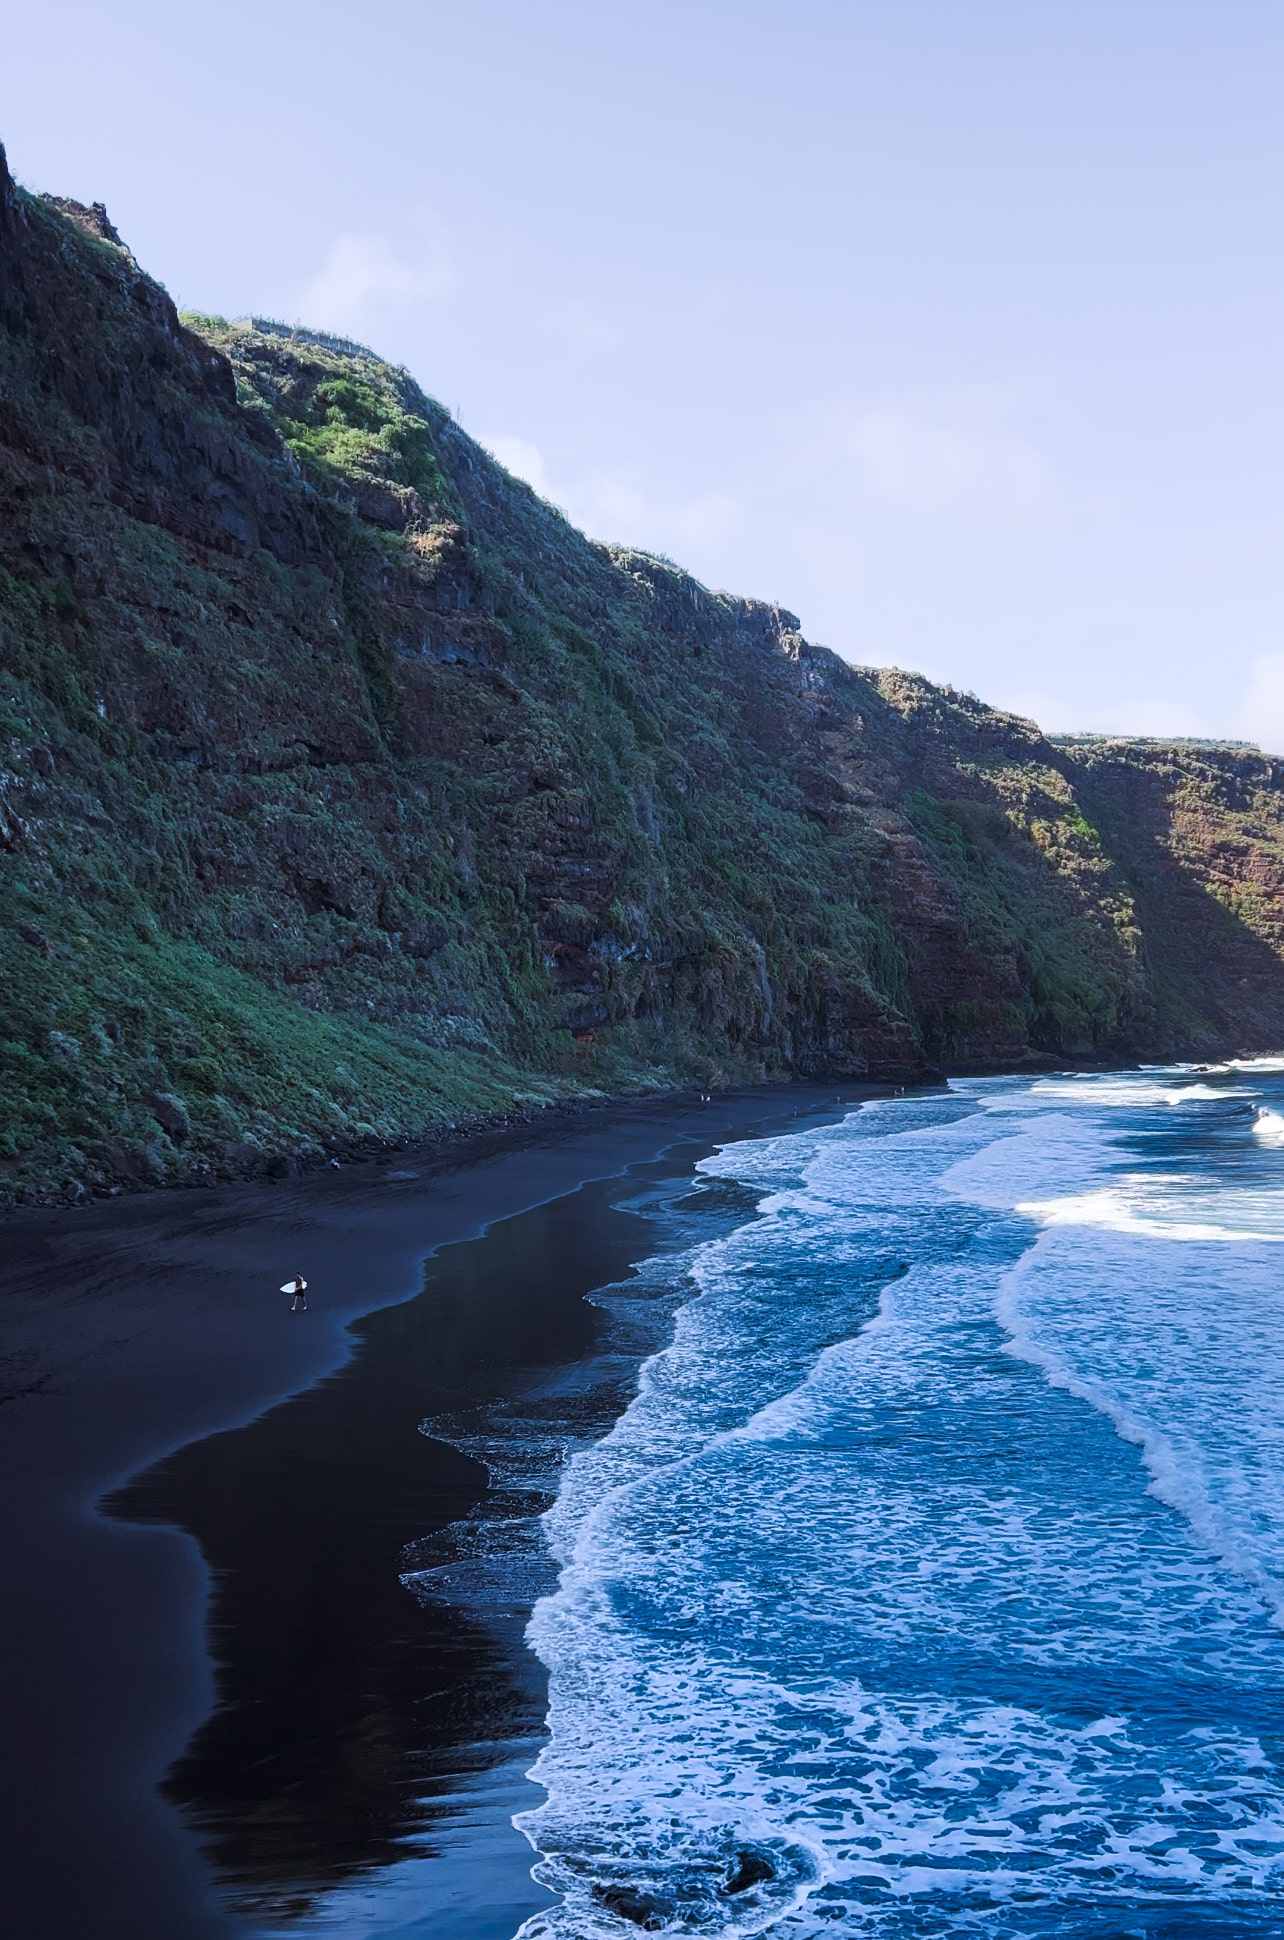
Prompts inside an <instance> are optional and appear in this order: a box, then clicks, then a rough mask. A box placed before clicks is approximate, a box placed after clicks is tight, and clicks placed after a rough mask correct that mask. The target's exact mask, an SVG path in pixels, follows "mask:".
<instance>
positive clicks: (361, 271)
mask: <svg viewBox="0 0 1284 1940" xmlns="http://www.w3.org/2000/svg"><path fill="white" fill-rule="evenodd" d="M453 282H454V273H453V270H452V268H451V263H450V255H449V249H448V245H447V241H446V238H445V237H444V235H442V234H437V233H427V234H425V235H423V236H422V237H421V238H419V239H418V240H417V241H416V240H414V239H407V238H402V239H401V240H400V241H398V242H394V241H393V240H392V239H391V238H390V237H388V236H383V235H364V236H362V235H345V236H336V238H335V240H334V241H333V242H332V243H331V245H330V248H329V251H328V253H327V255H326V259H325V261H324V263H323V264H322V265H321V268H320V269H319V270H318V272H317V274H316V275H315V276H314V277H313V278H312V279H311V281H310V282H309V283H307V284H306V285H305V286H304V288H303V290H302V292H301V293H300V297H299V303H300V315H301V316H302V317H303V319H304V321H305V322H307V323H310V324H313V325H316V326H318V327H319V328H322V329H332V330H341V331H345V332H349V333H354V334H361V333H362V332H364V331H368V330H369V329H370V328H371V327H372V326H377V325H378V324H379V323H380V322H382V321H383V320H384V319H385V318H386V317H387V316H388V314H389V313H390V312H391V311H395V310H404V309H405V308H407V307H408V306H413V305H418V304H422V303H428V302H431V301H433V300H434V299H436V298H438V297H440V296H441V295H443V294H444V293H445V292H446V291H447V290H449V289H450V288H451V286H452V284H453Z"/></svg>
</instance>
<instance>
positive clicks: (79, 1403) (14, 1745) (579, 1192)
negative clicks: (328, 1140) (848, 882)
mask: <svg viewBox="0 0 1284 1940" xmlns="http://www.w3.org/2000/svg"><path fill="white" fill-rule="evenodd" d="M856 1095H859V1094H858V1093H857V1092H856V1091H855V1089H854V1088H852V1087H848V1088H846V1089H845V1090H844V1094H843V1096H844V1099H845V1100H846V1099H848V1098H851V1097H854V1096H856ZM834 1098H835V1093H834V1090H833V1089H832V1088H822V1087H791V1088H789V1089H788V1090H782V1089H780V1088H777V1087H772V1088H763V1089H761V1090H758V1091H747V1092H739V1093H735V1094H725V1095H722V1096H720V1097H718V1098H717V1099H716V1100H715V1102H714V1103H712V1104H711V1105H709V1106H707V1107H702V1106H700V1105H699V1104H698V1103H694V1102H692V1103H675V1102H674V1101H672V1100H668V1101H655V1102H647V1103H638V1104H631V1105H618V1106H612V1107H607V1108H603V1109H601V1110H599V1111H596V1112H594V1113H592V1114H590V1115H588V1116H587V1117H585V1118H583V1119H582V1120H580V1121H578V1122H577V1123H575V1124H573V1125H572V1126H570V1127H567V1126H563V1127H562V1128H561V1130H560V1131H550V1132H546V1133H545V1134H544V1135H542V1136H534V1135H531V1134H530V1133H527V1134H525V1135H521V1136H519V1137H517V1138H515V1139H512V1140H509V1141H507V1142H506V1143H504V1144H501V1145H500V1146H499V1148H498V1149H492V1150H491V1151H490V1152H489V1153H487V1154H485V1155H476V1154H475V1155H474V1156H472V1157H468V1158H464V1159H462V1160H460V1161H457V1162H455V1163H443V1162H442V1161H440V1160H433V1161H431V1162H428V1161H419V1160H416V1159H415V1158H413V1157H399V1158H397V1159H394V1160H392V1161H390V1162H389V1163H388V1164H387V1165H386V1166H375V1165H370V1166H360V1167H357V1166H354V1167H349V1168H346V1169H345V1170H344V1171H342V1172H340V1173H333V1172H331V1173H326V1174H322V1175H319V1176H316V1177H312V1178H309V1179H304V1180H299V1181H294V1182H289V1183H286V1184H278V1185H272V1186H252V1187H250V1186H246V1187H240V1188H220V1189H217V1190H214V1191H207V1192H203V1193H195V1192H186V1193H165V1194H157V1195H155V1196H153V1197H150V1198H147V1199H145V1200H135V1201H131V1202H128V1203H122V1202H120V1201H115V1202H111V1203H108V1204H99V1205H94V1206H90V1207H88V1208H86V1209H84V1210H80V1211H70V1212H62V1213H39V1214H36V1213H33V1214H19V1215H15V1216H13V1217H11V1218H10V1219H8V1220H7V1221H6V1222H5V1223H4V1224H3V1226H0V1249H2V1258H0V1326H2V1327H3V1341H4V1359H3V1363H2V1364H0V1366H2V1369H3V1390H2V1391H3V1397H4V1398H3V1405H0V1517H2V1518H3V1529H4V1551H3V1558H4V1568H3V1574H2V1577H0V1678H2V1679H3V1683H4V1687H5V1690H4V1698H3V1707H4V1752H3V1767H2V1769H3V1795H2V1796H0V1828H2V1829H3V1835H4V1836H3V1845H4V1848H5V1857H4V1860H3V1864H2V1865H0V1929H2V1930H3V1931H5V1932H6V1933H7V1934H11V1935H12V1936H13V1937H14V1940H54V1937H55V1936H56V1937H57V1940H212V1937H213V1936H216V1935H217V1936H231V1935H238V1934H239V1935H242V1936H245V1935H250V1934H259V1933H263V1932H265V1931H267V1930H269V1929H270V1930H271V1931H273V1932H277V1931H280V1930H282V1929H283V1928H288V1927H289V1926H291V1925H293V1924H295V1923H296V1922H299V1921H302V1924H303V1927H304V1928H305V1930H306V1928H307V1927H308V1925H309V1924H310V1921H309V1910H310V1909H311V1908H313V1907H315V1906H316V1905H317V1904H318V1896H319V1903H320V1904H322V1905H325V1904H326V1903H327V1896H332V1895H333V1894H335V1893H336V1892H339V1893H343V1892H349V1893H351V1892H353V1891H354V1890H355V1891H359V1892H362V1893H364V1894H366V1895H367V1896H368V1895H369V1894H370V1893H374V1894H375V1895H376V1896H378V1895H383V1897H384V1902H385V1913H386V1919H385V1922H384V1923H383V1924H380V1925H379V1928H378V1931H379V1932H380V1933H384V1932H387V1933H389V1934H391V1933H393V1932H403V1933H405V1934H406V1935H410V1934H412V1933H421V1934H425V1935H426V1934H428V1933H431V1934H432V1935H433V1936H434V1940H491V1936H492V1935H493V1936H495V1940H501V1936H502V1935H504V1934H505V1933H512V1932H513V1931H514V1930H515V1928H516V1926H517V1925H518V1923H519V1922H520V1920H521V1919H522V1918H523V1917H524V1916H525V1915H526V1914H527V1913H528V1912H530V1911H532V1910H534V1908H535V1907H536V1906H538V1905H540V1904H542V1903H543V1901H544V1898H545V1897H546V1896H544V1895H542V1894H541V1892H540V1889H538V1888H537V1887H535V1886H533V1885H532V1883H531V1882H530V1880H529V1865H530V1859H531V1855H530V1853H529V1850H528V1849H527V1848H526V1847H525V1844H524V1842H523V1841H522V1840H521V1839H520V1837H519V1836H518V1835H517V1834H516V1833H514V1832H513V1831H512V1830H511V1828H510V1827H509V1826H508V1816H509V1814H510V1813H511V1812H512V1811H514V1810H516V1809H518V1808H519V1807H520V1806H523V1805H531V1804H534V1803H536V1802H537V1801H538V1798H539V1796H540V1794H539V1793H538V1791H537V1790H536V1788H534V1787H533V1786H531V1785H530V1784H529V1783H528V1782H527V1781H525V1780H524V1779H522V1777H521V1772H522V1770H523V1768H524V1766H525V1765H527V1764H529V1762H530V1759H531V1757H532V1756H533V1755H534V1750H535V1748H536V1745H537V1743H538V1734H539V1729H540V1723H541V1720H542V1716H543V1687H542V1679H541V1676H540V1672H539V1666H538V1665H537V1664H536V1662H535V1660H534V1659H533V1658H531V1657H530V1655H529V1653H528V1652H527V1651H526V1650H525V1648H524V1646H523V1645H522V1643H521V1630H522V1625H523V1621H524V1615H525V1609H524V1607H523V1605H524V1601H525V1599H526V1596H527V1595H528V1594H529V1593H533V1591H534V1589H535V1588H538V1587H540V1586H539V1585H538V1584H532V1585H530V1586H528V1589H527V1590H526V1591H523V1590H522V1589H521V1588H520V1587H519V1589H518V1590H517V1591H516V1592H515V1593H514V1595H513V1596H512V1597H510V1599H509V1604H510V1606H511V1607H509V1608H508V1609H505V1608H503V1607H500V1606H499V1605H493V1607H491V1608H490V1609H488V1610H484V1611H482V1612H481V1613H480V1614H479V1613H478V1612H477V1611H475V1610H471V1609H469V1608H467V1607H466V1606H465V1607H461V1606H460V1605H459V1604H458V1603H457V1602H456V1603H452V1602H449V1601H447V1602H436V1601H429V1602H427V1603H423V1602H420V1601H418V1600H416V1599H415V1598H414V1597H412V1596H411V1595H410V1594H409V1593H408V1591H407V1590H406V1589H405V1588H403V1586H402V1583H401V1581H400V1574H401V1570H402V1567H403V1562H402V1557H403V1551H404V1549H405V1545H407V1544H413V1543H415V1542H417V1541H418V1540H419V1539H421V1538H424V1537H431V1535H432V1532H433V1531H434V1530H436V1529H440V1528H441V1527H442V1525H444V1524H447V1523H451V1522H453V1521H454V1520H455V1519H456V1518H458V1517H460V1516H464V1515H467V1513H468V1512H469V1509H470V1507H471V1506H472V1505H473V1504H474V1503H476V1501H477V1499H478V1498H479V1496H482V1495H483V1494H484V1493H485V1490H486V1486H487V1471H486V1469H485V1468H484V1467H483V1466H482V1465H481V1464H480V1463H479V1462H478V1461H477V1460H476V1459H474V1458H473V1457H472V1456H470V1455H469V1454H466V1453H463V1452H460V1450H458V1449H457V1448H455V1447H453V1446H450V1445H447V1444H446V1443H444V1442H442V1441H440V1440H436V1439H430V1438H429V1437H427V1436H425V1435H423V1434H421V1433H420V1432H419V1424H420V1422H421V1421H422V1420H423V1419H424V1418H425V1417H429V1416H431V1417H438V1416H443V1415H452V1416H456V1417H459V1418H460V1419H466V1418H467V1416H468V1413H469V1410H470V1409H475V1408H476V1407H477V1405H478V1404H488V1405H490V1406H491V1407H492V1408H493V1407H494V1406H495V1405H498V1406H499V1407H500V1408H503V1407H511V1406H513V1405H518V1406H522V1407H527V1408H530V1407H545V1408H546V1409H547V1408H549V1407H552V1408H553V1409H554V1411H556V1410H557V1409H561V1410H562V1411H563V1412H565V1411H566V1410H567V1408H569V1409H570V1410H571V1413H572V1414H574V1413H575V1412H576V1411H577V1410H578V1413H579V1419H578V1421H577V1423H576V1427H577V1428H578V1430H579V1431H580V1432H584V1431H585V1430H586V1429H587V1430H588V1431H590V1432H600V1430H601V1429H604V1428H605V1426H606V1425H607V1424H608V1423H609V1420H610V1419H611V1418H612V1415H613V1413H614V1412H615V1411H617V1410H618V1408H619V1407H620V1406H621V1405H622V1404H623V1402H624V1401H625V1400H626V1398H627V1392H628V1385H629V1382H630V1380H631V1376H632V1369H631V1367H626V1366H623V1365H622V1364H621V1363H620V1362H619V1358H618V1356H615V1357H612V1356H611V1355H609V1354H607V1355H606V1356H605V1358H603V1357H602V1339H601V1325H602V1322H601V1315H600V1312H599V1310H597V1309H595V1308H594V1307H592V1306H590V1305H588V1304H586V1303H585V1301H584V1299H583V1295H584V1293H585V1292H587V1291H588V1290H589V1289H591V1288H593V1287H596V1286H600V1285H602V1284H603V1283H605V1282H609V1281H612V1280H616V1279H618V1278H620V1277H621V1275H622V1274H623V1273H624V1272H625V1271H626V1270H627V1267H628V1265H629V1263H630V1262H631V1261H634V1260H636V1259H638V1258H639V1257H641V1256H642V1255H643V1254H645V1253H646V1252H647V1251H648V1250H649V1241H648V1231H649V1228H648V1224H647V1222H646V1221H644V1220H642V1219H641V1218H639V1216H638V1215H637V1214H636V1213H632V1212H628V1211H625V1210H621V1209H620V1208H619V1207H618V1206H617V1205H616V1203H615V1202H616V1201H617V1200H619V1199H627V1198H628V1197H629V1196H630V1193H631V1192H634V1191H636V1188H637V1182H638V1180H639V1179H643V1178H646V1177H651V1178H654V1177H657V1176H659V1175H660V1174H661V1173H668V1174H673V1175H674V1176H680V1175H682V1174H683V1173H685V1172H688V1171H689V1170H690V1167H691V1166H692V1165H693V1164H694V1163H695V1161H696V1159H697V1158H699V1157H700V1156H702V1155H703V1153H705V1152H706V1151H708V1150H709V1149H710V1147H711V1145H712V1144H713V1143H715V1142H717V1141H719V1140H720V1139H724V1138H726V1137H729V1136H730V1137H736V1136H744V1135H747V1134H752V1133H754V1132H756V1131H760V1130H777V1129H781V1128H784V1127H787V1126H788V1125H789V1123H790V1122H791V1119H792V1114H793V1113H794V1112H795V1111H797V1112H798V1113H799V1114H800V1115H801V1116H803V1117H806V1118H809V1119H811V1120H812V1122H814V1115H815V1114H817V1113H819V1112H823V1111H824V1110H826V1109H827V1108H830V1109H832V1106H833V1103H834ZM662 1154H663V1155H666V1156H665V1157H664V1158H663V1159H662V1160H661V1155H662ZM657 1162H658V1163H657ZM630 1168H634V1170H633V1172H632V1174H631V1175H630V1177H629V1178H626V1177H625V1175H626V1174H629V1169H630ZM399 1174H400V1175H402V1176H398V1175H399ZM406 1175H410V1176H406ZM593 1182H599V1183H593ZM483 1234H484V1237H481V1236H482V1235H483ZM441 1248H445V1249H446V1250H445V1251H444V1252H437V1249H441ZM430 1254H436V1257H434V1258H433V1259H431V1260H430V1261H429V1263H428V1266H427V1268H426V1269H425V1264H424V1262H425V1260H426V1258H427V1257H428V1256H429V1255H430ZM295 1270H301V1271H303V1272H304V1273H305V1274H306V1276H307V1277H308V1279H309V1281H310V1282H311V1288H310V1293H309V1311H308V1313H307V1314H306V1315H303V1314H292V1313H290V1311H289V1305H290V1303H289V1300H288V1298H286V1297H283V1296H282V1295H280V1294H278V1293H277V1292H276V1288H277V1286H278V1285H279V1283H280V1282H282V1281H283V1280H285V1279H287V1278H288V1277H289V1276H290V1275H291V1274H292V1273H293V1272H294V1271H295ZM585 1370H587V1374H585ZM581 1376H582V1377H583V1378H581ZM291 1396H292V1397H294V1398H293V1399H289V1398H288V1397H291ZM568 1396H569V1397H570V1399H569V1400H568V1398H567V1397H568ZM553 1397H557V1399H555V1400H554V1399H553ZM104 1496H110V1497H111V1509H112V1511H113V1514H112V1516H111V1519H108V1517H107V1516H105V1515H104V1514H103V1513H101V1512H100V1509H99V1506H98V1505H99V1504H100V1503H101V1502H102V1500H103V1498H104ZM532 1506H533V1507H536V1508H537V1507H538V1506H539V1503H538V1502H537V1501H533V1503H532ZM122 1517H129V1518H131V1520H128V1521H126V1520H122V1519H121V1518H122ZM501 1603H502V1599H501ZM215 1667H217V1688H216V1681H215ZM216 1702H217V1708H214V1707H215V1705H216ZM167 1773H168V1776H166V1774H167ZM162 1781H163V1783H164V1792H163V1794H162V1792H161V1791H160V1790H158V1787H160V1786H161V1784H162ZM329 1903H330V1904H333V1900H332V1899H331V1900H330V1901H329ZM394 1909H395V1910H394ZM402 1915H404V1924H402V1923H401V1916H402ZM344 1925H346V1922H344V1923H342V1924H340V1925H339V1926H338V1927H333V1926H332V1927H329V1928H328V1929H327V1930H329V1931H343V1930H344ZM352 1930H353V1931H354V1932H355V1931H358V1930H360V1931H365V1927H364V1925H363V1926H361V1927H358V1926H357V1924H356V1922H355V1918H354V1923H353V1926H352Z"/></svg>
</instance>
